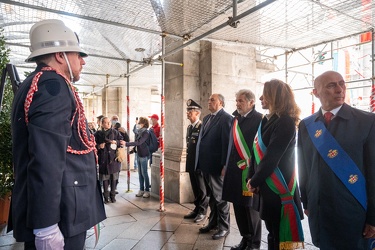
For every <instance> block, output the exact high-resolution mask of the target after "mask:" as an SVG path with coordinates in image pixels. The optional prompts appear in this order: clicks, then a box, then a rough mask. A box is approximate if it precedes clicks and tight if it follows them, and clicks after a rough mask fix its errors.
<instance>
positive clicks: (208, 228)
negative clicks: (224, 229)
mask: <svg viewBox="0 0 375 250" xmlns="http://www.w3.org/2000/svg"><path fill="white" fill-rule="evenodd" d="M216 228H217V226H212V225H210V224H208V225H207V226H204V227H201V228H199V232H200V233H202V234H204V233H208V232H210V231H211V230H214V229H216Z"/></svg>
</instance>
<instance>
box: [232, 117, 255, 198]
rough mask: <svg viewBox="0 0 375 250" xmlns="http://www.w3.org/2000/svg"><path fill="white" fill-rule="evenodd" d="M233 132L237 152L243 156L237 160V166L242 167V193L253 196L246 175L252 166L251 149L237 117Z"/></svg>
mask: <svg viewBox="0 0 375 250" xmlns="http://www.w3.org/2000/svg"><path fill="white" fill-rule="evenodd" d="M232 133H233V140H234V145H235V146H236V149H237V152H238V154H239V155H240V157H241V160H240V161H238V162H237V166H238V167H239V168H240V169H242V195H243V196H253V193H252V192H251V191H249V190H248V189H247V187H246V177H247V172H249V166H250V149H249V147H248V146H247V143H246V141H245V138H244V136H243V134H242V131H241V128H240V126H239V125H238V120H237V118H235V119H234V123H233V128H232Z"/></svg>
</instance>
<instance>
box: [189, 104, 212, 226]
mask: <svg viewBox="0 0 375 250" xmlns="http://www.w3.org/2000/svg"><path fill="white" fill-rule="evenodd" d="M186 104H187V108H186V115H187V119H189V120H190V122H191V124H190V125H189V126H188V128H187V132H186V172H189V176H190V183H191V187H192V189H193V193H194V205H195V208H194V210H193V211H191V212H190V213H189V214H187V215H185V216H184V218H185V219H194V222H200V221H202V220H204V218H205V217H206V213H207V207H208V197H207V194H206V186H205V184H204V179H203V174H202V172H201V171H200V170H199V169H198V170H197V171H195V155H196V148H197V142H198V137H199V131H200V129H201V126H202V122H201V120H199V116H200V114H201V109H202V107H201V106H200V105H199V104H198V103H196V102H195V101H193V100H192V99H189V100H188V101H187V103H186Z"/></svg>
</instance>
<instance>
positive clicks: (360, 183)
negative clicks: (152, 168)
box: [8, 20, 375, 250]
mask: <svg viewBox="0 0 375 250" xmlns="http://www.w3.org/2000/svg"><path fill="white" fill-rule="evenodd" d="M30 43H31V48H30V50H31V54H30V56H29V57H28V58H27V59H26V61H27V62H35V63H36V64H37V67H36V69H35V71H34V72H32V73H31V74H30V75H29V76H28V77H27V78H26V80H25V81H24V82H23V83H22V84H21V85H20V88H19V90H18V91H17V93H16V95H15V97H14V103H13V110H12V117H11V119H12V140H13V163H14V176H15V182H14V188H13V192H12V199H11V203H12V205H11V211H10V220H9V222H8V231H11V230H13V235H14V237H15V238H16V240H17V241H19V242H24V249H38V250H39V249H42V250H47V249H59V250H60V249H69V250H75V249H77V250H82V249H84V248H85V239H86V231H87V230H88V229H90V228H91V227H93V226H95V225H97V224H98V223H100V222H101V221H103V220H104V219H105V218H106V214H105V209H104V203H109V202H112V203H114V202H116V186H117V183H118V179H119V171H120V170H121V162H119V161H117V160H116V151H117V150H118V148H121V147H132V149H131V150H132V151H133V152H134V153H136V156H137V157H136V160H135V161H136V163H137V164H136V166H137V169H138V174H139V181H140V190H139V192H138V193H137V194H136V196H137V197H143V198H149V197H150V189H149V188H150V181H149V176H148V171H147V168H148V161H149V160H151V159H150V158H151V157H150V156H151V153H150V151H149V148H148V146H149V145H148V141H149V138H150V137H151V133H154V134H155V135H156V138H159V136H160V126H159V124H158V120H159V117H158V116H157V115H156V114H154V115H152V116H151V117H150V120H151V126H152V127H151V129H149V127H150V121H149V119H148V118H147V117H140V118H139V119H137V120H136V125H135V126H134V129H133V132H134V134H135V140H134V141H132V142H131V141H130V139H129V135H128V134H127V132H126V131H125V129H124V128H123V127H121V124H120V123H119V117H118V116H117V115H114V116H113V117H112V118H111V119H110V118H109V117H106V116H98V117H97V119H98V120H97V125H98V126H95V124H93V123H87V120H86V117H85V113H84V109H83V106H82V102H81V100H80V97H79V95H78V93H77V92H76V90H75V88H74V86H73V85H72V84H73V82H75V81H78V80H79V78H80V73H81V70H82V67H83V65H85V59H84V58H85V57H86V56H87V54H86V53H85V52H84V51H83V50H82V49H81V48H80V46H79V39H78V36H77V35H76V34H75V33H74V32H72V30H70V29H69V28H67V27H66V26H65V25H64V23H63V22H61V21H59V20H44V21H40V22H38V23H36V24H35V25H33V27H32V28H31V30H30ZM345 93H346V85H345V81H344V79H343V77H342V75H340V74H339V73H337V72H334V71H327V72H325V73H323V74H321V75H320V76H318V77H317V78H316V79H315V81H314V89H313V94H314V95H315V96H316V97H317V98H319V100H320V102H321V108H320V109H319V111H317V112H316V113H314V114H313V115H311V116H310V117H307V118H305V119H303V120H302V121H301V120H300V117H299V115H300V109H299V108H298V106H297V105H296V102H295V99H294V94H293V91H292V89H291V88H290V86H289V85H288V84H286V83H284V82H282V81H280V80H277V79H273V80H270V81H267V82H265V83H264V88H263V93H262V95H261V96H260V98H259V99H260V101H261V105H262V109H264V110H267V111H268V112H267V114H266V115H264V116H262V115H261V114H260V113H259V112H258V111H256V110H255V100H256V97H255V95H254V93H253V92H252V91H251V90H248V89H243V90H240V91H238V92H237V93H236V96H235V98H236V110H235V111H234V113H233V114H232V115H231V114H229V113H227V112H226V111H225V110H224V107H225V98H224V96H223V95H222V94H219V93H214V94H212V95H211V96H210V97H209V100H208V110H209V111H210V114H208V115H207V116H205V117H204V118H203V119H202V121H201V120H200V115H201V109H202V107H201V106H200V105H199V104H198V103H197V102H196V101H194V100H192V99H189V100H188V101H187V118H188V119H189V121H190V122H191V124H190V125H189V126H188V128H187V132H186V143H187V145H186V147H187V160H186V171H187V172H188V173H189V175H190V181H191V186H192V189H193V193H194V197H195V200H194V205H195V208H194V209H193V211H191V212H190V213H189V214H187V215H186V216H185V218H186V219H193V220H194V222H200V221H202V220H204V219H205V218H206V217H207V212H208V207H209V208H210V210H209V211H210V214H209V216H208V217H209V219H208V223H207V225H205V226H204V227H201V228H200V229H199V232H200V233H209V232H211V231H214V233H213V235H212V238H213V239H214V240H217V239H221V238H223V237H225V236H227V235H228V234H229V233H230V213H229V208H230V203H232V204H233V209H234V214H235V217H236V223H237V225H238V229H239V231H240V234H241V236H242V239H241V242H239V244H238V245H235V246H233V247H232V248H231V249H232V250H236V249H237V250H239V249H240V250H250V249H252V250H254V249H259V248H260V244H261V235H262V233H261V229H262V228H261V221H262V220H263V221H264V223H265V225H266V228H267V230H268V236H267V242H268V249H269V250H278V249H297V248H302V247H303V243H304V235H303V230H302V227H301V220H302V219H303V218H304V215H306V216H307V217H308V220H309V226H310V232H311V236H312V241H313V243H314V245H315V246H317V247H319V248H321V249H327V250H330V249H348V250H349V249H350V250H356V249H358V250H365V249H373V247H374V246H370V245H369V244H370V239H371V238H375V154H374V152H375V115H374V114H372V113H369V112H365V111H361V110H358V109H355V108H352V107H351V106H349V105H348V104H346V103H345ZM47 120H48V122H46V121H47ZM297 134H298V136H297ZM297 138H298V139H297ZM296 145H297V149H298V173H299V176H297V175H296V172H297V171H296V166H295V159H296V155H295V146H296ZM98 174H99V178H98ZM298 178H299V181H297V179H298Z"/></svg>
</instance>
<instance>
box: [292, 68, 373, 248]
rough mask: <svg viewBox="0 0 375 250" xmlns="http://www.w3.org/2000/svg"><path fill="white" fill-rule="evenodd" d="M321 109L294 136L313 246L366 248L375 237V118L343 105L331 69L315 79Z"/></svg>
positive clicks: (339, 80) (341, 86) (340, 85)
mask: <svg viewBox="0 0 375 250" xmlns="http://www.w3.org/2000/svg"><path fill="white" fill-rule="evenodd" d="M313 94H314V95H315V96H316V97H317V98H319V100H320V102H321V105H322V106H321V108H320V110H319V111H318V112H316V113H315V114H313V115H312V116H310V117H308V118H306V119H303V120H302V122H301V123H300V125H299V132H298V170H299V171H298V173H299V184H300V188H301V197H302V202H303V206H304V209H305V214H306V215H307V216H308V219H309V227H310V233H311V236H312V241H313V243H314V245H315V246H317V247H319V248H321V249H350V250H365V249H366V250H368V249H373V248H374V247H375V245H372V246H371V248H370V246H368V244H370V242H371V241H372V242H373V240H374V239H372V240H371V241H370V242H369V239H370V238H375V115H374V114H372V113H369V112H365V111H361V110H358V109H356V108H352V107H350V106H349V105H347V104H346V103H345V94H346V84H345V80H344V79H343V77H342V76H341V75H340V74H339V73H337V72H335V71H327V72H325V73H323V74H321V75H320V76H318V77H317V78H316V79H315V81H314V89H313Z"/></svg>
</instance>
